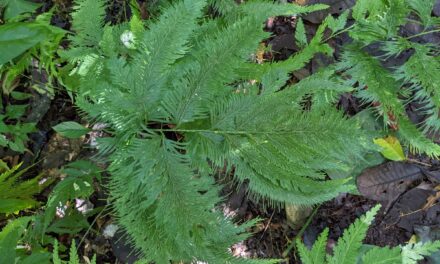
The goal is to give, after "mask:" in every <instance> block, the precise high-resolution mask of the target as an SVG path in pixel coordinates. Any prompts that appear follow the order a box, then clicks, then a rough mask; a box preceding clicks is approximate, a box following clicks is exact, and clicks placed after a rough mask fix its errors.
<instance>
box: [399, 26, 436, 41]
mask: <svg viewBox="0 0 440 264" xmlns="http://www.w3.org/2000/svg"><path fill="white" fill-rule="evenodd" d="M435 32H440V28H438V29H433V30H430V31H423V32H421V33H419V34H415V35H412V36H409V37H406V38H405V39H412V38H416V37H420V36H423V35H427V34H431V33H435Z"/></svg>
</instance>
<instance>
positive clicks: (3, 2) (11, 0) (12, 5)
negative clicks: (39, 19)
mask: <svg viewBox="0 0 440 264" xmlns="http://www.w3.org/2000/svg"><path fill="white" fill-rule="evenodd" d="M40 6H41V4H38V3H33V2H31V1H28V0H0V8H2V9H5V10H4V13H3V18H4V19H5V20H9V19H12V18H15V17H17V16H19V15H21V14H24V13H32V12H34V11H35V10H36V9H37V8H39V7H40Z"/></svg>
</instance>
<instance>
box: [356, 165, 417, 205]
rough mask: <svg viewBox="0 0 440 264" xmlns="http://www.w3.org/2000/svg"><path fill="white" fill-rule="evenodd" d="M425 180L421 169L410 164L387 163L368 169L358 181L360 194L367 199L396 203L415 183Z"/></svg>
mask: <svg viewBox="0 0 440 264" xmlns="http://www.w3.org/2000/svg"><path fill="white" fill-rule="evenodd" d="M422 178H423V173H422V171H421V169H420V168H419V167H418V166H416V165H414V164H410V163H404V162H395V161H391V162H387V163H383V164H381V165H379V166H375V167H372V168H368V169H366V170H364V171H363V172H362V174H361V175H359V177H357V179H356V183H357V187H358V190H359V192H360V193H361V194H362V195H364V196H365V197H367V198H369V199H372V200H376V201H384V202H388V203H389V204H390V203H392V202H393V201H395V200H396V199H397V198H398V197H399V196H400V195H401V194H402V193H403V192H405V191H406V190H407V189H408V187H409V186H410V185H411V184H412V183H413V182H414V181H415V180H419V179H422Z"/></svg>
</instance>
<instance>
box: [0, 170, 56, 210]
mask: <svg viewBox="0 0 440 264" xmlns="http://www.w3.org/2000/svg"><path fill="white" fill-rule="evenodd" d="M20 166H21V164H18V165H16V166H15V167H13V168H11V169H9V168H7V169H6V171H5V172H3V173H2V174H0V213H2V214H13V213H18V212H19V211H21V210H25V209H29V208H33V207H35V206H36V205H38V204H39V203H38V202H37V201H35V200H34V198H33V196H34V195H36V194H38V193H40V192H41V191H42V190H43V189H44V188H46V187H47V186H48V185H49V184H50V182H51V181H50V180H46V181H45V182H44V183H41V184H40V183H39V182H40V181H41V180H42V177H43V174H40V175H38V176H36V177H34V178H32V179H29V180H24V181H23V180H22V176H23V174H24V173H25V172H26V171H27V169H23V170H20V171H18V170H19V168H20Z"/></svg>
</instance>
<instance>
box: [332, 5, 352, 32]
mask: <svg viewBox="0 0 440 264" xmlns="http://www.w3.org/2000/svg"><path fill="white" fill-rule="evenodd" d="M349 13H350V12H349V10H346V11H345V12H344V13H342V14H341V15H340V16H339V17H338V18H337V19H335V18H334V17H333V16H332V15H328V16H327V18H326V22H327V26H328V28H329V29H331V31H333V33H335V32H337V31H339V30H342V29H344V27H345V24H347V19H348V15H349Z"/></svg>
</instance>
